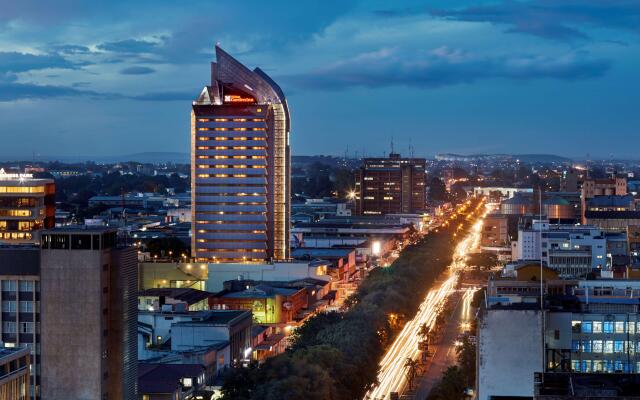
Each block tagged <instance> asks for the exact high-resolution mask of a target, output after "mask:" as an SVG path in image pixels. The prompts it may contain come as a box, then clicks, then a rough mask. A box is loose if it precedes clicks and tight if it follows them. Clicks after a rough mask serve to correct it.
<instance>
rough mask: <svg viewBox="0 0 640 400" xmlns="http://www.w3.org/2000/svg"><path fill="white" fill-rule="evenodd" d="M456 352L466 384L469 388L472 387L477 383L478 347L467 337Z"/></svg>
mask: <svg viewBox="0 0 640 400" xmlns="http://www.w3.org/2000/svg"><path fill="white" fill-rule="evenodd" d="M456 352H457V353H458V366H459V367H460V371H461V373H462V376H463V378H464V383H465V385H466V386H467V387H472V386H473V385H474V384H475V381H476V345H475V344H473V343H472V342H471V340H469V338H468V337H465V338H463V339H462V345H461V346H460V347H458V349H457V350H456Z"/></svg>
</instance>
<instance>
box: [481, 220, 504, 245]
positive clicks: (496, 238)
mask: <svg viewBox="0 0 640 400" xmlns="http://www.w3.org/2000/svg"><path fill="white" fill-rule="evenodd" d="M480 245H481V246H482V247H505V246H506V247H510V246H511V244H510V239H509V215H505V214H497V213H492V214H488V215H487V217H486V218H485V220H484V223H483V224H482V232H481V234H480Z"/></svg>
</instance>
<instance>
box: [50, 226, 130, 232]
mask: <svg viewBox="0 0 640 400" xmlns="http://www.w3.org/2000/svg"><path fill="white" fill-rule="evenodd" d="M117 231H118V229H117V228H114V227H109V226H101V225H67V226H64V227H59V228H53V229H45V230H43V231H42V233H47V234H56V233H59V234H62V233H71V234H73V233H107V232H113V233H115V232H117Z"/></svg>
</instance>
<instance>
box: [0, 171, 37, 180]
mask: <svg viewBox="0 0 640 400" xmlns="http://www.w3.org/2000/svg"><path fill="white" fill-rule="evenodd" d="M31 178H33V174H11V173H9V174H8V173H6V172H5V171H4V168H0V180H9V179H31Z"/></svg>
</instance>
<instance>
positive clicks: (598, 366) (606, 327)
mask: <svg viewBox="0 0 640 400" xmlns="http://www.w3.org/2000/svg"><path fill="white" fill-rule="evenodd" d="M637 318H638V317H637V314H636V313H631V314H604V315H600V314H583V315H579V314H578V315H576V314H574V319H573V321H572V340H571V370H572V371H574V372H602V373H613V372H626V373H631V372H633V373H639V372H640V369H639V368H638V367H640V357H639V356H640V332H638V331H637V327H638V321H637Z"/></svg>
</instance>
